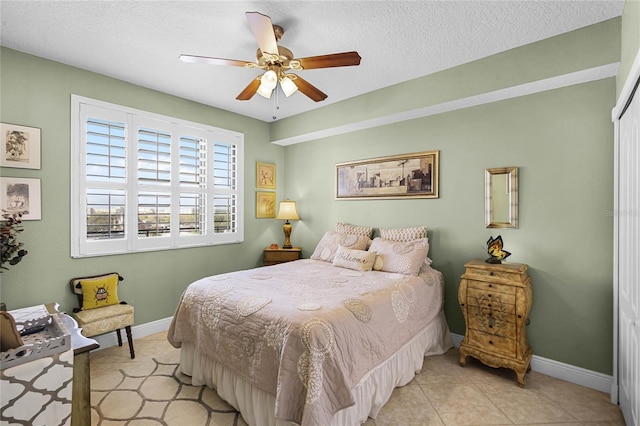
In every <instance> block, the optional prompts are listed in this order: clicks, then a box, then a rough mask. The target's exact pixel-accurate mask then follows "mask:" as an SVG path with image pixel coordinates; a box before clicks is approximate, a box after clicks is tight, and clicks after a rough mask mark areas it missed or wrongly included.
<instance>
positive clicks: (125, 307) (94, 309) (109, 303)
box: [69, 272, 136, 359]
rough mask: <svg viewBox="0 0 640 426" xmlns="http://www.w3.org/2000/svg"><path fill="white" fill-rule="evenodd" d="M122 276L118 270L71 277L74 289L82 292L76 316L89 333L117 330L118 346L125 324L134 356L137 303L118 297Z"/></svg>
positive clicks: (71, 284) (120, 343)
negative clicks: (133, 328) (133, 332)
mask: <svg viewBox="0 0 640 426" xmlns="http://www.w3.org/2000/svg"><path fill="white" fill-rule="evenodd" d="M122 280H123V278H122V276H120V274H118V273H117V272H110V273H108V274H101V275H93V276H88V277H78V278H73V279H71V280H70V281H69V284H70V286H71V291H73V293H75V294H76V295H77V296H78V302H79V304H80V307H79V308H74V310H73V317H74V318H75V319H76V321H77V322H78V327H80V328H81V329H82V335H83V336H85V337H92V336H97V335H99V334H105V333H108V332H111V331H115V332H116V334H117V336H118V346H122V335H121V333H120V330H121V329H123V328H124V329H125V331H126V333H127V340H128V341H129V352H130V353H131V359H133V358H135V357H136V355H135V352H134V350H133V338H132V337H131V326H132V325H133V322H134V321H133V306H131V305H129V304H127V302H125V301H121V300H120V299H119V298H118V284H119V283H120V281H122Z"/></svg>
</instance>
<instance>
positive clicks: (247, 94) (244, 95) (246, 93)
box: [236, 78, 260, 101]
mask: <svg viewBox="0 0 640 426" xmlns="http://www.w3.org/2000/svg"><path fill="white" fill-rule="evenodd" d="M258 87H260V79H259V78H254V79H253V81H252V82H251V83H249V85H248V86H247V87H245V88H244V90H243V91H242V92H240V94H239V95H238V96H237V97H236V99H237V100H239V101H248V100H249V99H251V98H252V97H253V95H255V94H256V92H257V91H258Z"/></svg>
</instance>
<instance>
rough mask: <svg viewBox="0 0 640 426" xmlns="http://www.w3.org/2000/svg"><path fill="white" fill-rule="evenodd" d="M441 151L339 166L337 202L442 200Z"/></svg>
mask: <svg viewBox="0 0 640 426" xmlns="http://www.w3.org/2000/svg"><path fill="white" fill-rule="evenodd" d="M439 170H440V151H425V152H415V153H411V154H402V155H393V156H389V157H380V158H373V159H370V160H361V161H352V162H348V163H340V164H336V176H335V178H336V199H339V200H357V199H366V198H369V199H371V198H378V199H391V198H438V196H439V195H438V176H439Z"/></svg>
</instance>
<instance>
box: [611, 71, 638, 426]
mask: <svg viewBox="0 0 640 426" xmlns="http://www.w3.org/2000/svg"><path fill="white" fill-rule="evenodd" d="M636 81H640V80H638V78H637V77H636ZM631 87H633V89H632V90H631V94H630V96H627V97H626V99H627V100H626V102H624V104H623V105H624V106H623V107H622V108H621V110H620V111H619V112H618V114H619V115H618V117H617V118H618V120H619V122H618V123H617V124H618V132H617V134H618V136H617V141H616V144H617V146H616V157H617V158H616V166H617V167H616V175H615V179H616V180H617V185H616V187H617V191H616V201H615V225H614V229H615V232H616V235H615V239H614V241H616V247H615V251H616V261H615V267H614V268H615V269H614V274H615V275H614V280H617V289H618V298H617V301H618V318H617V324H618V356H617V364H618V393H619V401H620V408H621V409H622V412H623V414H624V417H625V420H626V422H627V424H629V425H637V424H640V140H639V134H640V90H638V83H636V84H634V85H633V86H631ZM621 99H622V97H621ZM629 99H630V102H629ZM618 120H616V121H618Z"/></svg>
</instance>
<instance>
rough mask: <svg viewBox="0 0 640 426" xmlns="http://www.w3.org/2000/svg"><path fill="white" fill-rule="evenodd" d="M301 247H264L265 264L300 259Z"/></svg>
mask: <svg viewBox="0 0 640 426" xmlns="http://www.w3.org/2000/svg"><path fill="white" fill-rule="evenodd" d="M300 251H301V249H300V247H294V248H291V249H269V248H266V249H264V266H269V265H275V264H277V263H284V262H291V261H293V260H298V259H300Z"/></svg>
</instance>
